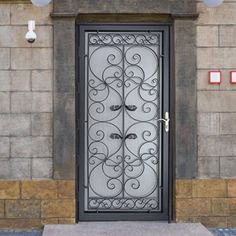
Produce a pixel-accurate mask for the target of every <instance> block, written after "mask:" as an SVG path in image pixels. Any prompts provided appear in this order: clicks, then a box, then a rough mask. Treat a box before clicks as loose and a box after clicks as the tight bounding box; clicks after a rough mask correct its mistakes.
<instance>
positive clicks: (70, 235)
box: [43, 221, 212, 236]
mask: <svg viewBox="0 0 236 236" xmlns="http://www.w3.org/2000/svg"><path fill="white" fill-rule="evenodd" d="M43 236H212V234H211V233H210V232H209V231H208V230H207V229H206V228H205V227H204V226H203V225H202V224H192V223H191V224H190V223H189V224H188V223H183V224H175V223H172V224H168V223H160V222H108V221H107V222H80V223H79V224H76V225H46V226H45V227H44V232H43Z"/></svg>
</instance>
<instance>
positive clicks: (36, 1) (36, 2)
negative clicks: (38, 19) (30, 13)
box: [31, 0, 52, 7]
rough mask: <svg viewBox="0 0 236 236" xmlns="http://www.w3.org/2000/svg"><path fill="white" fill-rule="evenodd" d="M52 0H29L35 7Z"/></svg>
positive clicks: (44, 4) (42, 5)
mask: <svg viewBox="0 0 236 236" xmlns="http://www.w3.org/2000/svg"><path fill="white" fill-rule="evenodd" d="M51 1H52V0H31V2H32V3H33V4H34V5H35V6H36V7H44V6H46V5H48V4H49V3H50V2H51Z"/></svg>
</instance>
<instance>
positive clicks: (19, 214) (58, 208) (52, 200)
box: [0, 180, 75, 229]
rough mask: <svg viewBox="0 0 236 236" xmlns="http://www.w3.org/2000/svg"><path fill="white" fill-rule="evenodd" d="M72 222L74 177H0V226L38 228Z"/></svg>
mask: <svg viewBox="0 0 236 236" xmlns="http://www.w3.org/2000/svg"><path fill="white" fill-rule="evenodd" d="M74 222H75V183H74V181H62V180H61V181H54V180H28V181H27V180H22V181H0V228H14V229H21V228H23V229H24V228H41V227H42V226H43V225H45V224H72V223H74Z"/></svg>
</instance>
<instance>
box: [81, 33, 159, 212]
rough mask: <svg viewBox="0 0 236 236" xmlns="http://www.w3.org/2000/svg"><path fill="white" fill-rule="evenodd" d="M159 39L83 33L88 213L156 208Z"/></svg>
mask: <svg viewBox="0 0 236 236" xmlns="http://www.w3.org/2000/svg"><path fill="white" fill-rule="evenodd" d="M161 39H162V33H161V32H150V33H147V32H136V33H135V32H134V33H127V32H120V33H110V32H98V33H91V32H90V33H87V55H88V56H87V57H86V65H87V67H88V70H87V75H86V79H87V113H86V114H87V120H86V126H87V134H88V137H87V139H86V143H87V154H86V163H87V165H86V173H85V174H86V186H87V188H86V194H85V196H86V199H87V200H86V201H87V203H86V204H87V210H88V211H109V210H113V211H114V210H116V211H123V210H127V211H133V210H141V211H160V210H161V202H160V191H161V188H160V185H161V184H160V179H161V178H160V176H161V173H160V170H161V160H160V155H159V152H160V137H159V135H160V130H159V125H158V121H157V120H158V119H160V104H161V101H160V88H161V84H160V83H161V81H160V77H161V65H160V62H161V60H162V59H161ZM134 104H135V105H134ZM115 140H120V141H115Z"/></svg>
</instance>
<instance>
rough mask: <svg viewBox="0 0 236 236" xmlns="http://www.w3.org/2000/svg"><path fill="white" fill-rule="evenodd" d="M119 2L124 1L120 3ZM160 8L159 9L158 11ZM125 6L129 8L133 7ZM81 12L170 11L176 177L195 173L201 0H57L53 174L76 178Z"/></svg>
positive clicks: (190, 176)
mask: <svg viewBox="0 0 236 236" xmlns="http://www.w3.org/2000/svg"><path fill="white" fill-rule="evenodd" d="M121 2H122V3H121ZM119 4H120V5H119ZM157 8H158V10H157ZM125 9H129V10H128V12H127V10H125ZM78 12H79V13H80V14H93V13H96V14H107V13H115V14H122V13H132V14H135V13H137V14H149V13H150V14H153V13H155V14H156V13H158V14H170V15H171V17H172V19H173V37H172V38H173V41H174V42H173V47H172V50H173V54H172V55H173V62H174V64H173V65H172V69H171V70H172V72H173V73H172V74H173V75H174V76H173V77H174V81H175V89H174V90H175V91H173V94H174V93H175V98H174V99H173V100H174V103H175V142H174V146H175V150H174V153H175V154H174V157H173V159H174V160H175V161H174V162H175V167H176V178H195V177H196V176H197V174H196V167H197V106H196V100H197V99H196V48H195V38H196V32H195V24H194V20H195V19H196V17H197V13H196V3H195V1H192V0H169V1H167V0H160V1H158V2H157V1H156V0H148V1H146V2H145V4H143V1H142V0H135V1H125V3H124V1H121V0H117V1H108V0H104V1H102V3H101V2H100V1H97V0H80V1H77V0H67V1H61V0H54V11H53V13H52V14H51V16H52V17H53V19H54V142H53V146H54V147H53V151H54V178H55V179H74V178H75V170H76V167H75V166H76V162H75V158H76V152H75V150H76V144H75V142H76V141H75V138H76V126H75V67H76V65H75V44H76V42H75V40H76V39H75V25H76V23H75V20H76V16H77V15H78Z"/></svg>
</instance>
